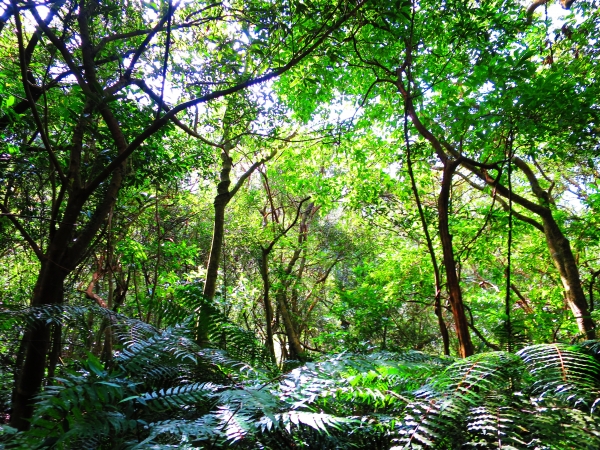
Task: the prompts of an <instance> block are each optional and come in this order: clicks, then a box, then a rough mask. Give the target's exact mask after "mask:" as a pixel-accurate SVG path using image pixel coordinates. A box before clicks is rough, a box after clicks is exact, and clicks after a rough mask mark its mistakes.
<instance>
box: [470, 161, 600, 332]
mask: <svg viewBox="0 0 600 450" xmlns="http://www.w3.org/2000/svg"><path fill="white" fill-rule="evenodd" d="M512 161H513V163H514V164H515V166H517V167H518V168H519V170H521V171H522V172H523V173H524V174H525V176H526V177H527V180H528V182H529V186H530V188H531V191H532V193H533V194H534V195H535V196H536V197H537V199H538V203H536V202H533V201H530V200H528V199H526V198H524V197H522V196H520V195H518V194H515V193H514V192H513V193H511V192H510V190H509V189H508V188H507V187H506V186H503V185H502V184H500V183H499V182H498V181H497V179H493V178H492V177H491V176H490V175H489V174H487V172H484V171H480V170H478V169H477V168H476V167H473V166H472V165H470V164H463V165H464V166H465V167H467V168H468V169H469V170H471V172H473V173H474V174H475V175H476V176H478V177H479V178H480V179H482V180H483V181H485V182H486V183H488V184H489V185H491V186H493V187H494V188H495V189H496V191H497V192H498V193H499V194H500V195H502V196H503V197H505V198H509V196H510V197H511V198H512V201H513V202H514V203H517V204H518V205H520V206H522V207H524V208H526V209H527V210H529V211H531V212H532V213H534V214H536V215H537V216H538V217H539V218H540V219H541V221H542V223H541V227H539V226H538V227H536V228H538V229H540V228H541V229H542V230H543V232H544V236H545V237H546V245H547V246H548V250H549V251H550V257H551V258H552V262H553V263H554V266H555V267H556V269H557V270H558V273H559V274H560V279H561V282H562V284H563V288H564V290H565V297H566V299H567V303H568V305H569V308H570V309H571V312H572V313H573V315H574V317H575V321H576V322H577V327H578V328H579V331H580V333H581V334H583V335H585V336H586V338H587V339H595V338H596V331H595V324H594V321H593V320H592V318H591V315H590V312H589V310H588V304H587V300H586V298H585V293H584V290H583V286H582V284H581V278H580V275H579V268H578V266H577V262H576V261H575V256H574V255H573V250H572V249H571V244H570V243H569V240H568V239H567V237H566V236H565V235H564V233H563V232H562V230H561V229H560V226H559V225H558V223H557V222H556V219H554V215H553V214H552V209H551V207H550V205H551V204H552V199H551V197H550V194H549V193H548V192H547V191H545V190H544V189H542V187H541V186H540V184H539V181H538V179H537V177H536V176H535V174H534V173H533V171H532V170H531V168H530V167H529V166H528V165H527V163H526V162H525V161H523V160H521V159H520V158H517V157H513V158H512Z"/></svg>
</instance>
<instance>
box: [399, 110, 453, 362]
mask: <svg viewBox="0 0 600 450" xmlns="http://www.w3.org/2000/svg"><path fill="white" fill-rule="evenodd" d="M404 139H405V141H406V163H407V164H406V165H407V168H408V175H409V177H410V183H411V187H412V191H413V195H414V197H415V202H416V203H417V210H418V211H419V219H420V220H421V227H422V228H423V234H424V235H425V241H426V242H427V251H428V252H429V257H430V258H431V265H432V267H433V277H434V286H435V298H434V313H435V315H436V317H437V319H438V326H439V328H440V335H441V336H442V343H443V346H444V355H446V356H448V355H450V335H449V333H448V327H447V326H446V322H445V321H444V316H443V311H442V303H441V296H442V278H441V276H440V268H439V266H438V263H437V258H436V256H435V250H434V248H433V241H432V239H431V235H430V234H429V229H428V228H427V221H426V220H425V213H424V212H423V205H422V204H421V199H420V197H419V190H418V188H417V181H416V180H415V174H414V172H413V168H412V160H411V154H410V150H411V149H410V139H409V135H408V117H407V113H406V112H405V115H404Z"/></svg>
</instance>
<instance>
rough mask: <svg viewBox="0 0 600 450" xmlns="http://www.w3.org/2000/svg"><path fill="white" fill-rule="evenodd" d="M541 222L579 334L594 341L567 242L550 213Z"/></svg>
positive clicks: (588, 314) (591, 321)
mask: <svg viewBox="0 0 600 450" xmlns="http://www.w3.org/2000/svg"><path fill="white" fill-rule="evenodd" d="M542 222H543V224H544V234H545V235H546V244H547V245H548V250H550V255H551V256H552V261H553V262H554V265H555V267H556V268H557V270H558V273H559V274H560V279H561V281H562V284H563V287H564V289H565V294H566V298H567V303H568V304H569V307H570V308H571V311H572V313H573V315H574V316H575V321H576V322H577V327H578V328H579V331H580V332H581V334H583V335H585V337H586V339H596V330H595V324H594V321H593V320H592V317H591V315H590V312H589V310H588V304H587V301H586V298H585V293H584V291H583V287H582V285H581V279H580V277H579V269H578V267H577V263H576V261H575V256H574V255H573V251H572V249H571V245H570V243H569V240H568V239H567V238H566V237H565V235H564V234H563V232H562V231H561V229H560V227H559V226H558V224H557V223H556V221H555V220H554V217H553V216H552V213H551V212H550V211H548V215H547V216H545V217H542Z"/></svg>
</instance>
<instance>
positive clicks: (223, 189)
mask: <svg viewBox="0 0 600 450" xmlns="http://www.w3.org/2000/svg"><path fill="white" fill-rule="evenodd" d="M221 161H222V163H221V176H220V182H219V184H218V185H217V196H216V197H215V201H214V203H213V205H214V209H215V217H214V227H213V238H212V244H211V246H210V256H209V257H208V267H207V270H206V281H205V283H204V297H205V298H206V299H207V300H212V299H213V298H214V296H215V292H216V288H217V277H218V272H219V262H220V261H219V260H220V257H221V250H222V248H223V236H224V234H225V231H224V230H225V208H226V207H227V204H228V203H229V201H230V200H231V194H230V192H229V186H230V185H231V179H230V178H229V174H230V173H231V167H232V165H233V162H232V160H231V158H230V157H229V155H228V154H227V153H226V152H223V153H221Z"/></svg>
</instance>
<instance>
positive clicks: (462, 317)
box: [438, 160, 473, 358]
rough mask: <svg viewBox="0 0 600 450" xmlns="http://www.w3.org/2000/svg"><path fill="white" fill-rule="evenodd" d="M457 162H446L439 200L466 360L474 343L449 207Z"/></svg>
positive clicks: (448, 276)
mask: <svg viewBox="0 0 600 450" xmlns="http://www.w3.org/2000/svg"><path fill="white" fill-rule="evenodd" d="M457 165H458V163H457V162H456V161H449V160H446V161H445V162H444V177H443V179H442V189H441V190H440V195H439V198H438V212H439V216H440V218H439V228H440V239H441V241H442V250H443V255H444V266H445V267H446V283H447V286H448V294H449V296H450V305H451V307H452V315H453V316H454V325H455V326H456V334H457V336H458V344H459V353H460V356H461V357H463V358H466V357H467V356H471V355H472V354H473V343H472V342H471V335H470V334H469V325H468V321H467V316H466V314H465V308H464V305H463V300H462V292H461V289H460V284H459V282H458V276H457V274H456V261H455V260H454V250H453V246H452V236H451V235H450V227H449V224H448V215H449V211H448V205H449V202H450V188H451V186H452V175H453V174H454V171H455V169H456V167H457Z"/></svg>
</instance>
